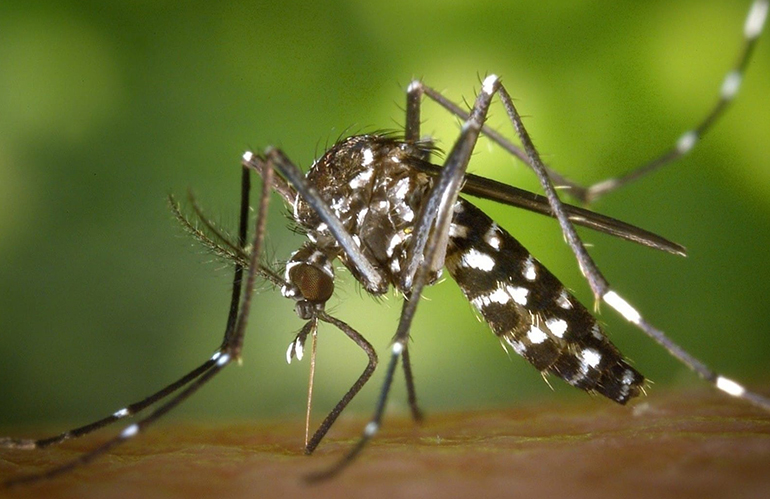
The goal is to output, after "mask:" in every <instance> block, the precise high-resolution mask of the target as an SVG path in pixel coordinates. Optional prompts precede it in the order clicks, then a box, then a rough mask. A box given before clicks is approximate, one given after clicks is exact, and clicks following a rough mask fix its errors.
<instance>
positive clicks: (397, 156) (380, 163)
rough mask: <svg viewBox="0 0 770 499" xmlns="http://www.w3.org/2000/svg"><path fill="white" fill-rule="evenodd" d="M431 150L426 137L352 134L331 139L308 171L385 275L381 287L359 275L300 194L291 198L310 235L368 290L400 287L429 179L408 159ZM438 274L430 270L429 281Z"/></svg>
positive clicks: (380, 291) (309, 179) (310, 179)
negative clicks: (403, 138)
mask: <svg viewBox="0 0 770 499" xmlns="http://www.w3.org/2000/svg"><path fill="white" fill-rule="evenodd" d="M431 151H432V147H431V145H430V144H429V143H427V142H421V141H420V142H414V141H405V140H397V139H395V138H393V137H390V136H387V135H356V136H352V137H349V138H346V139H343V140H342V141H340V142H338V143H337V144H335V145H333V146H332V147H331V148H330V149H329V150H327V151H326V152H325V153H324V154H323V156H321V157H320V158H319V159H318V160H317V161H316V162H315V163H314V164H313V166H312V167H311V168H310V171H309V172H308V174H307V176H306V180H307V182H308V183H309V184H310V185H313V186H314V187H315V188H316V190H317V191H318V194H319V195H320V196H321V197H322V198H324V200H325V201H326V202H327V203H328V204H329V207H330V208H331V209H332V211H333V212H334V214H335V215H336V216H337V217H338V218H339V219H340V221H341V222H342V224H343V226H344V227H345V229H346V230H347V231H348V232H349V233H350V234H351V236H352V237H353V241H354V242H355V244H356V245H357V246H358V248H359V249H360V250H361V251H362V252H363V253H364V255H365V256H366V257H367V259H368V260H369V261H370V262H372V264H373V265H374V266H375V270H376V271H377V272H378V273H379V274H380V275H381V276H382V277H383V281H384V282H385V283H386V284H385V286H384V287H383V286H380V287H374V286H372V285H370V283H369V282H367V281H366V280H365V279H363V278H362V276H361V274H360V272H358V270H357V269H356V268H355V266H354V265H353V264H352V263H351V262H349V260H348V258H347V252H346V251H345V249H344V248H341V247H340V246H339V243H338V242H337V240H336V239H335V238H334V237H333V236H332V235H331V233H330V232H329V230H328V227H327V225H326V224H325V223H323V221H322V220H320V218H319V217H318V214H317V213H316V212H315V211H314V210H313V209H312V208H311V207H310V206H309V205H308V204H307V203H306V202H305V201H304V200H302V199H301V198H300V197H298V198H297V201H296V203H295V204H294V218H295V220H296V222H297V223H298V224H299V225H300V226H301V227H303V228H304V229H305V230H306V231H307V236H308V238H309V239H310V241H312V243H313V244H314V245H315V246H316V247H317V248H318V249H319V250H320V251H322V252H323V253H325V254H326V255H329V256H330V257H332V256H336V257H339V258H340V260H341V261H342V263H343V264H345V266H347V267H348V269H349V270H350V271H351V273H352V274H353V276H354V277H355V278H356V279H357V280H358V281H359V282H361V284H362V285H363V286H364V287H365V288H366V289H367V291H369V292H370V293H372V294H383V293H385V292H386V291H387V289H388V286H389V285H393V286H395V287H396V288H399V289H400V286H399V283H400V274H401V270H402V269H403V268H404V264H405V262H406V260H407V258H408V255H407V254H406V253H407V248H408V245H409V241H410V239H411V234H412V231H413V227H414V222H415V220H416V217H417V214H418V213H419V210H420V208H421V206H422V203H423V202H424V200H425V199H426V193H427V192H428V190H429V189H430V187H431V185H432V180H431V178H430V177H429V176H428V175H426V174H424V173H421V172H419V171H418V170H416V169H415V168H413V167H412V166H411V165H413V164H414V163H415V162H417V161H423V160H424V159H423V158H426V157H427V156H429V154H430V153H431ZM436 277H437V276H435V275H433V276H429V281H430V282H433V281H435V279H436ZM401 291H408V290H403V289H401Z"/></svg>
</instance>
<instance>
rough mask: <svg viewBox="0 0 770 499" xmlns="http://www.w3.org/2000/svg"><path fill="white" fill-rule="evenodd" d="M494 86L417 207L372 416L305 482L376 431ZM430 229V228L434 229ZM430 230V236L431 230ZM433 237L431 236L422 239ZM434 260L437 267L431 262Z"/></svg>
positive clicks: (336, 468) (340, 465)
mask: <svg viewBox="0 0 770 499" xmlns="http://www.w3.org/2000/svg"><path fill="white" fill-rule="evenodd" d="M498 87H499V81H498V78H497V77H496V76H494V75H490V76H488V77H487V78H486V79H485V80H484V83H483V85H482V89H481V92H480V93H479V95H478V96H477V97H476V102H475V103H474V105H473V110H472V111H471V115H470V118H469V119H468V120H467V121H466V122H465V123H464V124H463V127H462V130H461V132H460V137H459V138H458V139H457V141H456V142H455V144H454V146H453V147H452V150H451V151H450V152H449V154H448V155H447V159H446V162H445V164H444V168H443V169H442V170H441V174H440V175H439V176H438V177H437V178H436V179H435V181H434V184H433V187H432V188H431V190H430V193H429V194H428V198H427V200H426V201H425V203H424V204H423V207H422V208H421V211H420V214H419V215H418V219H417V223H416V224H415V229H414V232H413V235H412V239H411V240H410V246H409V249H408V251H407V252H408V254H409V255H410V258H411V259H412V260H414V261H415V262H416V263H412V262H410V263H408V264H407V267H406V270H407V271H406V272H405V274H410V273H411V275H413V276H414V277H413V278H412V277H409V276H408V275H407V276H406V279H405V282H407V283H408V285H405V286H402V289H409V290H410V292H409V293H408V295H407V296H406V298H405V300H404V305H403V308H402V310H401V317H400V319H399V323H398V329H397V330H396V334H395V336H394V337H393V343H392V346H391V359H390V363H389V364H388V368H387V371H386V373H385V381H384V382H383V385H382V389H381V391H380V398H379V399H378V402H377V407H376V408H375V412H374V415H373V416H372V418H371V419H370V421H369V423H367V425H366V427H365V428H364V431H363V434H362V435H361V437H360V438H359V440H358V442H357V443H356V445H355V446H354V447H353V449H351V450H350V451H349V452H348V453H347V454H346V455H345V456H343V457H342V458H341V459H340V460H339V461H337V462H336V463H335V464H334V465H332V466H331V467H330V468H328V469H326V470H324V471H322V472H320V473H317V474H313V475H310V476H309V477H308V480H309V481H311V482H315V481H319V480H325V479H328V478H331V477H333V476H334V475H336V474H337V473H339V472H340V471H342V470H343V469H345V467H347V466H348V465H349V464H350V463H351V462H353V461H354V460H355V458H356V457H357V456H358V454H359V453H360V452H361V450H363V448H364V447H365V446H366V444H367V443H368V442H369V440H371V439H372V438H373V437H374V436H375V435H376V434H377V432H378V431H379V429H380V425H381V422H382V415H383V413H384V411H385V405H386V402H387V399H388V395H389V393H390V387H391V385H392V383H393V376H394V374H395V370H396V366H397V365H398V360H399V358H400V357H401V355H402V354H403V352H404V350H405V347H406V345H407V342H408V340H409V330H410V328H411V326H412V321H413V320H414V314H415V312H416V311H417V304H418V303H419V302H420V297H421V296H422V290H423V288H424V287H425V285H426V283H427V278H428V275H429V274H430V273H431V271H433V270H434V269H436V268H440V267H442V266H443V255H444V251H443V250H444V249H445V248H446V245H447V243H446V240H447V239H448V235H449V225H450V222H451V220H452V213H453V212H452V210H453V207H454V204H455V201H456V200H457V195H458V193H459V192H460V187H461V184H462V179H463V176H464V174H465V170H466V168H467V166H468V161H469V160H470V156H471V154H472V153H473V148H474V146H475V145H476V141H477V140H478V137H479V134H480V132H481V128H482V126H483V124H484V120H485V119H486V115H487V111H488V110H489V103H490V102H491V99H492V96H493V95H494V93H495V92H496V91H497V88H498ZM434 227H435V229H434ZM432 229H433V231H432ZM431 231H432V232H433V235H434V237H430V238H429V237H428V234H429V233H431ZM439 256H440V257H441V258H442V261H441V262H437V259H438V258H439Z"/></svg>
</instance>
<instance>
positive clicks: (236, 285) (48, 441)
mask: <svg viewBox="0 0 770 499" xmlns="http://www.w3.org/2000/svg"><path fill="white" fill-rule="evenodd" d="M249 189H250V185H249V175H248V170H247V169H245V168H244V169H243V175H242V177H241V225H240V227H239V244H240V247H241V248H243V246H245V244H246V242H245V241H246V224H247V223H248V207H249V206H248V196H249ZM244 199H245V202H244ZM244 205H245V206H244ZM242 275H243V267H242V266H240V265H236V268H235V277H234V282H233V297H232V302H231V307H230V312H229V315H228V322H227V326H226V333H225V337H227V334H228V333H227V331H230V330H231V329H232V328H233V326H234V325H235V324H234V322H235V314H236V313H237V311H238V309H237V307H238V300H239V297H240V283H241V278H242ZM233 303H234V304H235V308H233V305H232V304H233ZM217 355H219V354H218V353H217V354H215V357H216V356H217ZM214 364H215V361H214V359H213V358H212V359H209V360H207V361H206V362H204V363H203V364H201V365H200V366H198V367H196V368H195V369H193V370H192V371H190V372H189V373H187V374H185V375H184V376H182V377H181V378H179V379H178V380H176V381H174V382H173V383H171V384H170V385H168V386H166V387H164V388H163V389H161V390H159V391H157V392H155V393H153V394H152V395H150V396H149V397H147V398H145V399H142V400H140V401H138V402H134V403H132V404H129V405H127V406H126V407H124V408H122V409H120V410H118V411H115V412H114V413H113V414H111V415H110V416H107V417H105V418H102V419H100V420H97V421H94V422H93V423H89V424H87V425H84V426H80V427H78V428H74V429H72V430H68V431H65V432H63V433H60V434H59V435H55V436H53V437H48V438H41V439H19V438H0V447H4V448H13V449H41V448H44V447H48V446H50V445H54V444H58V443H60V442H63V441H65V440H69V439H72V438H77V437H82V436H84V435H87V434H89V433H91V432H93V431H96V430H98V429H100V428H104V427H105V426H108V425H110V424H112V423H115V422H116V421H119V420H121V419H123V418H126V417H130V416H133V415H135V414H137V413H138V412H140V411H142V410H144V409H146V408H147V407H149V406H151V405H153V404H155V403H156V402H158V401H160V400H162V399H164V398H166V397H167V396H169V395H170V394H172V393H174V392H175V391H177V390H178V389H180V388H181V387H183V386H185V385H187V384H188V383H190V382H191V381H192V380H194V379H196V378H197V377H198V376H200V375H202V374H203V373H205V372H206V371H208V370H209V369H211V368H212V367H213V366H214Z"/></svg>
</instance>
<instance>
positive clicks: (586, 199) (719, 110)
mask: <svg viewBox="0 0 770 499" xmlns="http://www.w3.org/2000/svg"><path fill="white" fill-rule="evenodd" d="M767 11H768V0H755V1H754V2H753V3H752V5H751V7H750V9H749V13H748V15H747V16H746V22H745V24H744V29H743V37H744V43H743V45H742V47H741V50H740V53H739V56H738V59H737V62H736V64H735V66H733V68H732V69H731V70H730V71H728V72H727V74H726V75H725V78H724V80H723V82H722V87H721V89H720V94H719V98H718V100H717V102H716V104H715V105H714V106H713V107H712V108H711V110H710V111H709V112H708V113H707V114H706V117H705V118H704V119H703V120H702V121H701V122H700V123H698V124H697V125H696V126H694V127H693V128H692V129H691V130H689V131H687V132H685V133H683V134H682V135H681V136H680V137H679V139H678V140H677V141H676V143H675V145H674V146H673V147H671V148H670V149H669V150H668V151H666V152H664V153H663V154H661V155H660V156H659V157H657V158H655V159H653V160H651V161H649V162H648V163H646V164H643V165H641V166H639V167H637V168H634V169H632V170H631V171H630V172H629V173H627V174H626V175H624V176H621V177H618V178H610V179H606V180H602V181H599V182H597V183H595V184H593V185H591V186H583V185H580V184H579V183H576V182H573V181H571V180H569V179H567V178H566V177H564V176H562V175H560V174H559V173H558V172H556V171H555V170H553V169H551V168H549V167H548V166H547V165H545V164H543V165H542V166H543V168H544V169H545V171H547V172H548V176H549V177H550V179H551V181H552V182H553V183H554V184H556V185H558V186H560V187H565V188H566V189H565V192H567V193H568V194H569V195H570V196H572V197H573V198H575V199H577V200H579V201H581V202H583V203H591V202H594V201H596V200H597V199H599V198H600V197H601V196H603V195H605V194H607V193H609V192H612V191H614V190H616V189H619V188H621V187H623V186H625V185H627V184H629V183H631V182H633V181H634V180H637V179H638V178H640V177H643V176H645V175H647V174H649V173H651V172H653V171H655V170H657V169H659V168H661V167H662V166H664V165H667V164H669V163H671V162H672V161H674V160H676V159H678V158H680V157H681V156H683V155H685V154H687V153H689V152H690V151H691V150H692V149H693V147H695V145H696V143H697V142H698V140H699V139H700V138H701V137H703V135H704V134H705V133H706V132H707V131H709V130H710V129H711V128H713V126H714V124H715V123H716V122H717V121H718V118H719V117H721V116H722V114H723V113H724V111H725V110H726V109H727V108H728V107H729V104H730V103H731V102H732V101H733V100H734V99H735V97H736V95H737V94H738V90H739V89H740V85H741V81H742V79H743V74H744V73H745V70H746V67H747V66H748V63H749V60H750V58H751V55H752V53H753V51H754V47H755V45H756V42H757V40H758V39H759V36H760V35H761V34H762V30H763V28H764V24H765V20H766V18H767ZM408 92H409V93H414V94H419V95H420V96H421V95H423V94H424V95H426V96H427V97H428V98H430V99H431V100H432V101H434V102H436V103H437V104H438V105H439V106H441V107H443V108H444V109H446V110H447V111H449V112H450V113H451V114H454V115H455V116H458V117H460V118H461V119H463V120H467V119H468V116H469V113H468V112H467V111H466V110H464V109H462V108H461V107H460V106H458V105H457V104H455V103H453V102H452V101H450V100H449V99H447V98H446V97H444V96H443V95H441V94H440V93H439V92H437V91H436V90H434V89H432V88H430V87H428V86H425V85H423V84H422V82H420V81H419V80H414V81H413V82H412V83H411V84H410V85H409V89H408ZM413 105H414V104H413ZM411 109H412V107H410V101H409V98H407V112H408V113H409V112H411V113H412V116H416V118H413V120H412V121H410V120H409V119H407V137H409V135H408V133H409V131H410V129H411V128H410V127H414V124H415V123H417V124H419V110H417V111H410V110H411ZM407 118H409V115H408V117H407ZM415 120H416V121H415ZM418 130H419V128H418ZM482 132H483V133H484V135H485V136H487V137H488V138H489V139H490V140H492V141H493V142H495V143H497V144H498V145H499V146H500V147H502V148H503V149H504V150H506V151H508V153H510V154H511V155H513V156H515V157H517V158H518V159H520V160H521V161H522V162H524V163H526V164H528V165H530V167H532V168H534V165H532V163H531V162H530V158H529V157H528V155H527V154H526V152H525V151H523V150H522V149H521V148H519V147H517V146H515V145H514V144H512V143H511V142H510V141H509V140H508V139H506V138H505V137H504V136H503V135H501V134H500V133H499V132H497V131H496V130H494V129H492V128H491V127H489V126H486V125H485V126H484V128H483V129H482Z"/></svg>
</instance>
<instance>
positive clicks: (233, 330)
mask: <svg viewBox="0 0 770 499" xmlns="http://www.w3.org/2000/svg"><path fill="white" fill-rule="evenodd" d="M247 166H248V165H247V164H244V169H243V176H242V191H241V194H242V196H241V214H240V215H241V223H240V229H239V249H243V248H244V247H245V242H246V226H247V223H248V211H249V200H248V193H249V184H250V182H249V171H248V168H247ZM266 170H267V171H266V173H265V174H263V175H265V176H264V183H263V188H262V195H261V204H260V208H259V215H258V217H257V222H256V230H255V234H254V238H253V241H252V253H251V257H250V262H249V271H248V273H247V279H246V280H247V283H246V290H245V292H244V296H243V299H242V300H241V298H240V297H241V288H242V284H243V283H242V280H243V274H244V267H243V265H242V264H241V263H240V262H239V263H236V265H235V275H234V278H233V292H232V300H231V304H230V312H229V314H228V320H227V326H226V328H225V335H224V340H223V343H222V346H221V347H220V348H219V350H218V351H217V352H216V353H215V354H214V355H213V356H212V357H211V358H210V359H209V360H208V361H206V362H205V363H203V364H202V365H201V366H199V367H198V368H196V369H194V370H193V371H191V372H190V373H188V374H186V375H185V376H183V377H182V378H180V379H179V380H177V381H176V382H174V383H172V384H171V385H169V386H167V387H165V388H164V389H162V390H160V391H158V392H157V393H155V394H153V395H151V396H150V397H147V398H146V399H144V400H142V401H140V402H137V403H135V404H131V405H129V406H126V407H125V408H123V409H120V410H119V411H116V412H115V413H114V414H113V415H111V416H108V417H106V418H103V419H101V420H99V421H96V422H94V423H91V424H89V425H86V426H83V427H80V428H76V429H75V430H71V431H69V432H65V433H62V434H61V435H58V436H56V437H51V438H47V439H40V440H22V439H10V438H6V439H2V440H0V446H3V447H11V448H22V449H38V448H42V447H46V446H48V445H52V444H54V443H59V442H61V441H63V440H66V439H68V438H74V437H79V436H82V435H85V434H87V433H90V432H91V431H94V430H97V429H99V428H102V427H104V426H107V425H108V424H111V423H114V422H116V421H118V420H121V419H123V418H125V417H128V416H132V415H134V414H136V413H137V412H138V411H140V410H142V409H145V408H147V407H149V406H150V405H152V404H154V403H156V402H159V401H161V400H163V399H164V398H167V397H168V396H170V395H171V394H173V393H174V392H176V391H177V390H179V389H180V388H182V387H183V386H185V385H187V387H186V388H185V389H184V390H182V391H181V392H179V393H178V394H176V395H175V396H173V397H171V398H170V399H168V400H167V401H166V402H165V403H163V404H162V405H160V406H159V407H157V408H156V409H155V410H154V411H153V412H151V413H150V414H149V415H147V416H145V417H144V418H142V419H140V420H139V421H137V422H136V423H133V424H131V425H129V426H126V427H125V428H123V430H122V431H121V432H120V433H119V434H118V435H117V436H115V437H113V438H111V439H110V440H108V441H107V442H105V443H103V444H102V445H100V446H99V447H97V448H95V449H93V450H91V451H89V452H87V453H85V454H82V455H80V456H79V457H77V458H76V459H73V460H72V461H69V462H67V463H64V464H62V465H60V466H57V467H55V468H53V469H50V470H48V471H44V472H42V473H39V474H33V475H25V476H20V477H17V478H14V479H11V480H9V481H7V482H4V483H3V486H5V487H11V486H14V485H19V484H22V483H30V482H36V481H39V480H43V479H48V478H52V477H55V476H58V475H61V474H63V473H66V472H69V471H71V470H73V469H75V468H77V467H79V466H82V465H84V464H87V463H89V462H91V461H93V460H94V459H96V458H98V457H99V456H101V455H103V454H105V453H106V452H108V451H109V450H111V449H112V448H113V447H115V446H117V445H120V444H121V443H123V442H125V441H127V440H130V439H131V438H133V437H134V436H136V435H138V434H139V433H141V432H142V431H143V430H145V429H146V428H147V427H149V426H150V425H151V424H152V423H154V422H155V421H157V420H158V419H160V418H161V417H162V416H164V415H165V414H166V413H168V412H169V411H171V410H172V409H174V408H175V407H176V406H178V405H179V404H180V403H182V402H183V401H185V400H186V399H187V398H188V397H190V396H191V395H192V394H193V393H195V392H196V391H198V389H200V387H202V386H203V385H204V384H205V383H207V382H208V381H209V380H210V379H211V378H213V377H214V376H215V375H216V374H218V373H219V372H220V371H222V370H223V369H224V368H225V367H226V366H227V365H229V364H230V363H231V362H232V361H233V360H234V359H237V358H238V356H239V355H240V351H241V347H242V344H243V336H244V332H245V328H246V323H247V321H248V314H249V308H250V302H251V297H252V295H253V290H254V284H255V279H256V276H257V275H259V274H260V272H261V267H260V265H259V254H260V249H261V247H262V241H263V239H264V232H265V224H266V220H267V204H268V201H269V194H270V191H271V188H272V169H270V168H267V169H266Z"/></svg>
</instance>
